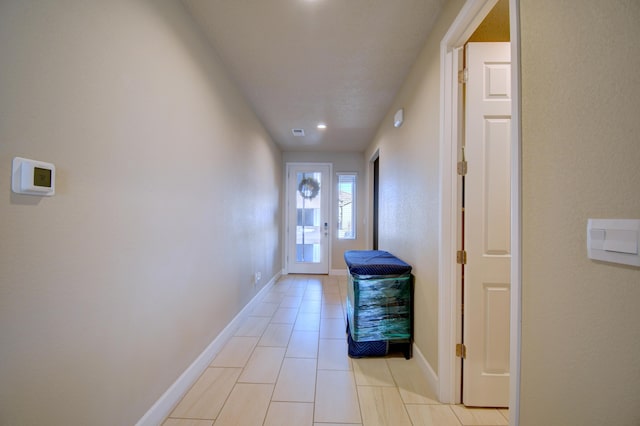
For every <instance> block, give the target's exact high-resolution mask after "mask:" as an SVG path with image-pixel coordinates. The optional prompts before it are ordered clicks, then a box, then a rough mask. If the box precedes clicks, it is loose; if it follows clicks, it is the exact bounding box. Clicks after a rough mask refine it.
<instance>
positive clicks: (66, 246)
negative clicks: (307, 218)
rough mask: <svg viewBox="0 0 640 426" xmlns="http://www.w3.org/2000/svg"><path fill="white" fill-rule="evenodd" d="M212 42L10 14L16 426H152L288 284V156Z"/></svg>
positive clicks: (164, 8)
mask: <svg viewBox="0 0 640 426" xmlns="http://www.w3.org/2000/svg"><path fill="white" fill-rule="evenodd" d="M195 28H196V25H195V24H194V23H193V22H192V20H191V19H190V18H189V16H188V14H187V13H186V12H185V10H183V7H182V5H181V3H180V2H177V1H174V0H153V1H151V0H148V1H147V0H145V1H135V2H132V1H127V0H112V1H107V2H86V1H75V0H68V1H56V2H39V1H29V0H15V1H13V0H11V1H3V2H1V3H0V57H1V58H2V71H1V72H0V182H1V183H2V185H1V187H0V188H1V196H0V218H2V220H0V360H1V362H0V424H3V425H27V424H51V425H56V424H65V425H72V424H75V425H80V424H86V425H89V424H91V425H131V424H134V423H135V422H136V421H138V419H140V418H141V417H142V415H143V414H145V412H146V411H147V410H148V409H149V408H150V407H151V406H152V404H153V403H155V402H156V400H157V399H158V398H159V397H160V396H161V395H162V394H163V392H165V391H166V390H167V389H168V388H169V386H170V385H171V384H172V383H173V382H174V381H175V380H176V379H177V378H178V376H179V375H180V374H181V373H183V372H184V371H185V369H186V368H187V367H188V366H189V365H190V364H191V363H192V362H193V361H194V359H195V358H196V357H197V356H198V355H200V353H201V352H202V351H203V350H204V349H205V348H206V347H207V345H208V344H209V343H211V341H212V340H213V339H214V338H215V337H216V336H217V335H218V334H219V333H220V331H221V330H222V329H223V328H224V327H225V326H226V325H227V324H228V323H229V322H230V321H231V320H232V319H233V317H234V316H235V315H236V314H237V313H238V312H239V311H240V310H241V309H242V308H243V307H244V306H245V305H246V303H247V302H249V300H251V298H252V297H253V296H254V295H255V294H256V293H257V291H258V290H259V289H260V288H261V287H262V286H263V285H264V284H266V283H267V282H268V280H269V279H270V278H271V277H274V276H275V275H276V274H277V273H278V272H279V271H280V269H281V265H282V262H281V244H280V238H281V237H280V236H281V223H280V218H281V216H282V210H281V199H282V194H281V186H282V185H281V179H282V157H281V152H280V151H279V149H278V148H276V146H275V145H274V144H273V143H272V141H271V140H270V139H269V137H268V135H267V134H266V132H265V131H264V130H263V128H262V126H261V125H260V124H259V122H258V120H257V119H256V117H255V116H254V114H253V113H252V112H251V110H250V109H249V107H248V106H247V104H246V103H245V102H244V101H243V99H242V97H241V96H240V95H239V92H238V91H237V90H236V89H235V87H234V85H233V84H232V83H231V82H230V79H229V78H228V76H227V75H226V74H225V72H224V71H223V69H222V67H221V64H220V62H219V60H218V59H217V56H216V55H215V53H213V52H212V51H211V49H210V48H209V46H208V45H207V43H206V41H205V39H204V38H203V37H202V35H201V34H200V33H199V32H197V31H196V30H195ZM14 156H23V157H27V158H33V159H37V160H42V161H47V162H52V163H54V164H55V165H56V167H57V188H56V195H55V196H54V197H52V198H38V197H32V196H19V195H15V194H12V193H11V191H10V182H9V179H10V176H11V161H12V158H13V157H14ZM257 271H259V272H261V273H262V277H263V279H262V281H261V282H260V283H259V285H258V286H257V287H254V285H253V273H254V272H257Z"/></svg>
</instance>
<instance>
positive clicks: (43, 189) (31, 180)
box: [11, 157, 56, 197]
mask: <svg viewBox="0 0 640 426" xmlns="http://www.w3.org/2000/svg"><path fill="white" fill-rule="evenodd" d="M12 170H13V172H12V174H11V190H12V191H13V192H15V193H16V194H28V195H40V196H46V197H50V196H52V195H54V194H55V193H56V166H54V165H53V164H51V163H45V162H43V161H36V160H29V159H27V158H21V157H15V158H14V159H13V168H12Z"/></svg>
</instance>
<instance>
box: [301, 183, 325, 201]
mask: <svg viewBox="0 0 640 426" xmlns="http://www.w3.org/2000/svg"><path fill="white" fill-rule="evenodd" d="M319 191H320V183H319V182H318V181H317V180H315V179H314V178H312V177H306V178H304V179H302V180H301V181H300V185H298V192H300V195H302V198H306V199H307V200H313V199H314V198H316V196H317V195H318V192H319Z"/></svg>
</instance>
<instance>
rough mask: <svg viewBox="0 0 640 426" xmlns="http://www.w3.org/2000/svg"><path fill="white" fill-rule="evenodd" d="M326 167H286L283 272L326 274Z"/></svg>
mask: <svg viewBox="0 0 640 426" xmlns="http://www.w3.org/2000/svg"><path fill="white" fill-rule="evenodd" d="M330 178H331V165H330V164H309V163H308V164H288V165H287V272H289V273H296V274H328V273H329V229H331V228H330V227H329V200H330V199H331V198H330V196H331V194H330V190H331V182H330Z"/></svg>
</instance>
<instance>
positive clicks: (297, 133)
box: [291, 129, 304, 136]
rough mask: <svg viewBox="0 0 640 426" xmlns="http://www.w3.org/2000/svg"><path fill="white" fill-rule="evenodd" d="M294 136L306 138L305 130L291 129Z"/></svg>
mask: <svg viewBox="0 0 640 426" xmlns="http://www.w3.org/2000/svg"><path fill="white" fill-rule="evenodd" d="M291 133H293V136H304V129H291Z"/></svg>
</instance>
